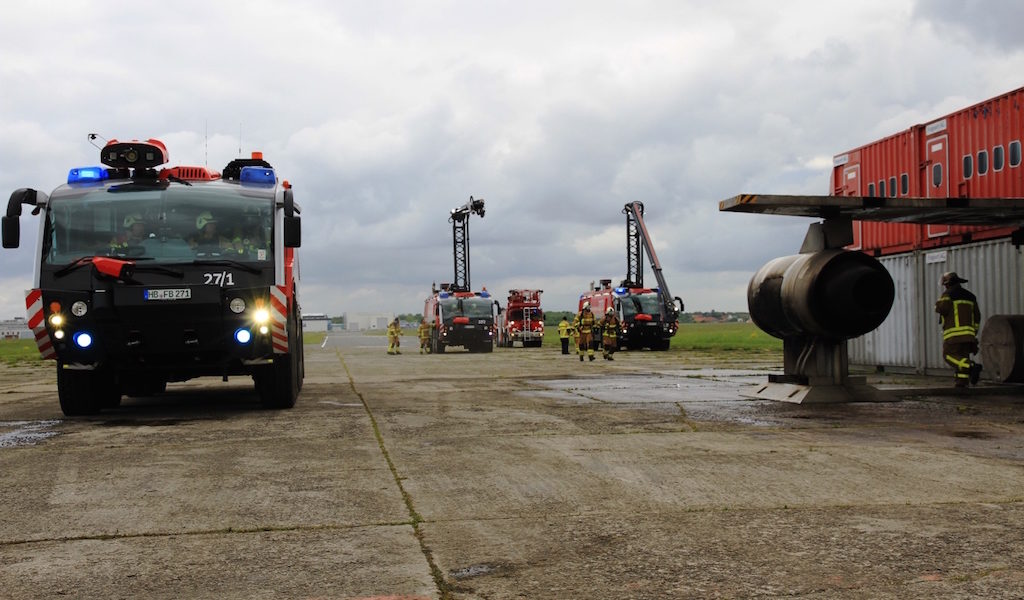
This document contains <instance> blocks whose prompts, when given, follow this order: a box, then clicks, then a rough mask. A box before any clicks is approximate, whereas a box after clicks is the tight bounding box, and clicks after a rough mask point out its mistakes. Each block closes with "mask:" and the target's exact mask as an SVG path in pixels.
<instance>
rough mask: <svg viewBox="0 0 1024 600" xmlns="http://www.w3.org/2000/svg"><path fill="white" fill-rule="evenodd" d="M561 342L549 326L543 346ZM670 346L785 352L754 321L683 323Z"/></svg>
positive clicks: (557, 344)
mask: <svg viewBox="0 0 1024 600" xmlns="http://www.w3.org/2000/svg"><path fill="white" fill-rule="evenodd" d="M570 343H571V342H570ZM560 344H561V342H559V340H558V326H557V325H556V326H553V327H546V328H545V330H544V346H545V347H548V348H560V347H561V345H560ZM669 347H670V348H672V349H678V350H717V351H723V350H753V351H757V352H782V340H780V339H778V338H773V337H772V336H770V335H768V334H767V333H765V332H763V331H761V330H760V329H758V327H757V325H754V324H753V323H680V325H679V331H677V332H676V334H675V336H673V337H672V343H671V345H670V346H669Z"/></svg>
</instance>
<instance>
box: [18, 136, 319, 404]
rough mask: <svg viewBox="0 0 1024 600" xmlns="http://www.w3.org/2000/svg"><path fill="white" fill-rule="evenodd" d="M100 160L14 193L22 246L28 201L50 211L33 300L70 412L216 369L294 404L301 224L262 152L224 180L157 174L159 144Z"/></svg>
mask: <svg viewBox="0 0 1024 600" xmlns="http://www.w3.org/2000/svg"><path fill="white" fill-rule="evenodd" d="M100 162H101V163H102V164H101V165H100V166H88V167H80V168H74V169H71V170H70V172H69V174H68V179H67V183H66V184H64V185H61V186H59V187H58V188H56V189H55V190H53V191H52V192H51V193H50V194H49V195H47V194H45V193H44V192H41V191H37V190H34V189H28V188H23V189H19V190H17V191H15V192H14V193H13V194H11V198H10V201H9V203H8V206H7V214H6V216H4V217H3V246H4V247H5V248H16V247H18V245H19V243H20V222H19V218H20V217H21V212H22V206H24V205H28V206H31V207H32V214H40V215H41V218H40V220H39V236H38V244H37V248H36V253H35V268H34V274H35V281H34V285H33V289H31V290H29V291H28V292H27V294H26V301H25V304H26V307H27V309H28V320H29V321H28V324H29V327H30V328H31V329H32V331H33V332H34V334H35V339H36V344H37V345H38V347H39V352H40V353H41V354H42V356H43V358H46V359H53V360H56V361H57V391H58V396H59V398H60V406H61V409H62V410H63V411H64V414H66V415H83V414H92V413H96V412H99V411H100V410H101V409H103V408H113V407H116V406H118V405H119V404H120V402H121V397H122V394H127V395H130V396H139V395H151V394H156V393H160V392H162V391H164V389H165V388H166V386H167V383H168V382H171V381H185V380H187V379H191V378H193V377H198V376H208V375H213V376H221V377H223V378H225V379H226V378H227V377H228V376H229V375H248V376H252V378H253V381H254V383H255V387H256V390H257V391H258V393H259V397H260V400H261V402H262V404H263V405H264V406H266V407H268V408H290V407H292V406H294V404H295V400H296V398H297V396H298V394H299V390H300V389H301V387H302V379H303V371H304V363H303V355H302V327H301V320H300V311H299V304H298V296H297V287H298V282H299V270H298V256H297V253H296V249H297V248H298V247H299V245H300V237H301V224H300V218H299V216H298V214H299V212H300V209H299V206H298V205H297V204H296V203H295V200H294V197H293V194H292V190H291V186H290V185H289V184H288V182H287V181H280V180H279V179H278V177H277V174H276V173H275V171H274V169H273V168H272V167H271V166H270V164H269V163H267V162H266V161H264V160H263V158H262V155H261V154H260V153H256V152H254V153H253V156H252V158H250V159H236V160H233V161H231V162H230V163H229V164H228V165H227V166H226V167H225V168H224V170H223V172H222V173H217V172H215V171H211V170H208V169H207V168H206V167H196V166H177V167H171V168H161V169H159V170H157V167H160V166H161V165H164V164H166V163H167V162H168V154H167V148H166V146H165V145H164V144H163V143H162V142H160V141H159V140H154V139H150V140H146V141H137V140H132V141H125V142H122V141H118V140H110V141H109V142H107V143H106V145H104V146H103V147H102V148H101V150H100Z"/></svg>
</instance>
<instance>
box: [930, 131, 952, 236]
mask: <svg viewBox="0 0 1024 600" xmlns="http://www.w3.org/2000/svg"><path fill="white" fill-rule="evenodd" d="M925 164H926V165H928V172H927V174H926V181H925V189H926V190H927V193H926V194H925V195H926V197H928V198H948V197H949V136H945V135H941V136H938V137H934V138H931V139H929V140H928V142H927V144H926V150H925ZM925 232H926V233H927V235H928V237H930V238H933V237H939V236H943V235H947V234H949V225H926V226H925Z"/></svg>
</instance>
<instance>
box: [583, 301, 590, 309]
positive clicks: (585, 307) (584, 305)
mask: <svg viewBox="0 0 1024 600" xmlns="http://www.w3.org/2000/svg"><path fill="white" fill-rule="evenodd" d="M583 310H590V302H584V303H583Z"/></svg>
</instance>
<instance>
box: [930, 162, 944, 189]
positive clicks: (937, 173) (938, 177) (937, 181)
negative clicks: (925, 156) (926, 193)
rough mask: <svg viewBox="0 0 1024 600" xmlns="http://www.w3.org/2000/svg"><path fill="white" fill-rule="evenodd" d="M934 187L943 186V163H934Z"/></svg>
mask: <svg viewBox="0 0 1024 600" xmlns="http://www.w3.org/2000/svg"><path fill="white" fill-rule="evenodd" d="M932 187H942V163H936V164H934V165H932Z"/></svg>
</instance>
